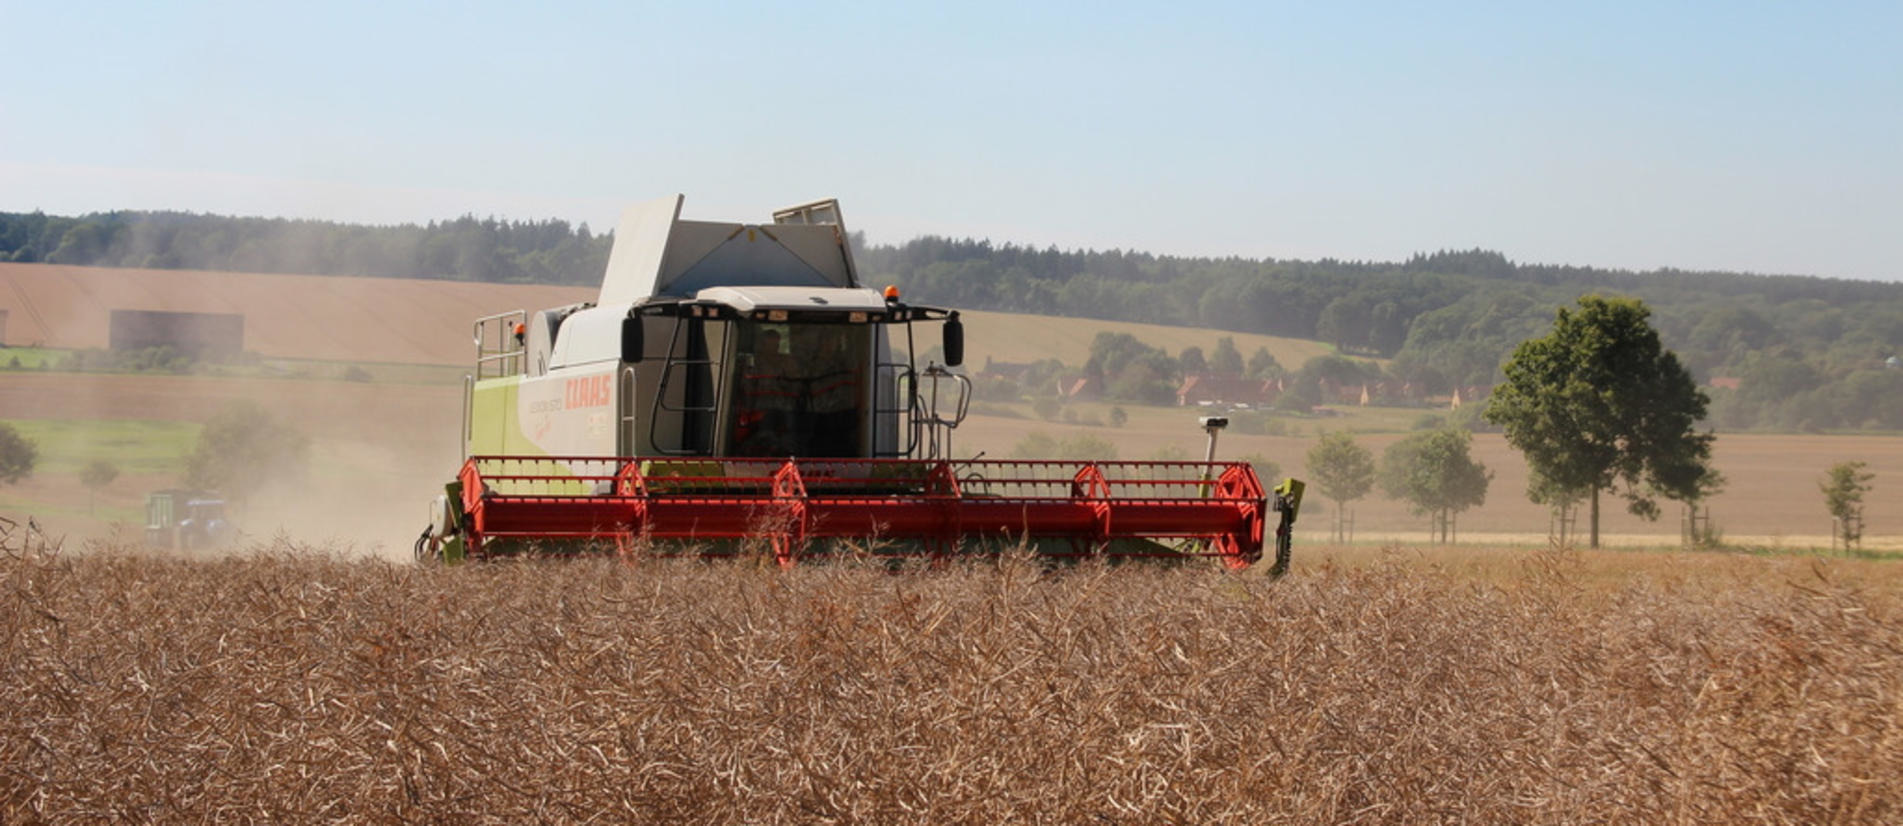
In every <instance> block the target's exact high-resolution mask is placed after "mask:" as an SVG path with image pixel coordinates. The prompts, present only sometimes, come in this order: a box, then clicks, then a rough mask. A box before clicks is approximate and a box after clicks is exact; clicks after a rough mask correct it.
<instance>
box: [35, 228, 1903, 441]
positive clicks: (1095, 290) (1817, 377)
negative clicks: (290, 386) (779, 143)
mask: <svg viewBox="0 0 1903 826" xmlns="http://www.w3.org/2000/svg"><path fill="white" fill-rule="evenodd" d="M854 241H855V244H856V246H857V253H856V254H857V260H858V264H859V269H860V271H861V273H862V274H863V275H864V277H865V278H866V279H867V280H868V281H874V282H878V283H885V282H895V283H899V284H901V285H903V286H904V287H905V288H906V294H907V295H908V296H910V297H912V298H914V299H917V300H919V301H922V302H927V303H936V304H944V305H947V306H953V307H960V308H964V309H977V310H1000V311H1008V312H1030V313H1045V314H1056V315H1066V316H1077V317H1085V318H1100V319H1106V320H1117V321H1138V322H1152V323H1159V324H1171V325H1183V326H1199V327H1205V328H1210V329H1214V330H1226V331H1235V332H1244V333H1264V334H1269V335H1278V336H1286V337H1292V338H1303V339H1314V340H1320V341H1325V342H1328V343H1331V344H1333V345H1335V346H1336V347H1337V348H1338V350H1339V351H1340V352H1342V353H1343V354H1346V355H1350V356H1367V357H1378V358H1383V359H1388V360H1389V361H1388V362H1387V364H1386V367H1385V368H1384V370H1383V371H1382V372H1383V373H1384V374H1385V375H1386V376H1388V377H1391V378H1393V379H1395V380H1397V381H1401V382H1407V383H1410V384H1413V385H1414V386H1416V387H1419V388H1421V389H1422V390H1423V392H1426V393H1432V394H1441V393H1447V392H1450V391H1451V390H1452V389H1453V388H1456V387H1462V386H1469V385H1494V384H1497V383H1498V382H1499V380H1500V378H1501V372H1500V368H1501V365H1502V364H1503V363H1504V362H1505V361H1506V358H1507V356H1508V355H1509V354H1510V353H1511V352H1512V350H1513V348H1514V347H1515V346H1516V345H1517V344H1518V343H1519V342H1521V341H1524V340H1526V339H1528V338H1531V337H1534V336H1536V335H1538V334H1539V333H1540V331H1542V330H1544V329H1545V328H1546V327H1547V325H1549V324H1550V323H1551V322H1552V320H1553V314H1554V311H1555V310H1556V309H1557V308H1559V307H1561V306H1564V305H1567V304H1569V303H1570V302H1572V301H1573V300H1574V299H1576V298H1578V297H1579V296H1580V295H1582V294H1586V293H1606V294H1619V295H1629V296H1634V297H1638V298H1641V299H1644V300H1645V302H1646V303H1647V305H1648V306H1650V307H1651V308H1652V310H1653V312H1654V322H1655V324H1656V326H1657V327H1658V329H1659V331H1660V333H1661V335H1662V336H1663V339H1664V342H1665V344H1666V346H1668V347H1669V348H1671V349H1672V350H1674V351H1676V352H1677V353H1678V354H1679V355H1680V357H1681V358H1682V359H1683V361H1684V362H1685V364H1686V366H1687V367H1689V368H1690V369H1691V371H1692V373H1693V375H1694V377H1695V378H1696V379H1697V380H1698V381H1700V382H1701V383H1708V382H1711V381H1712V380H1714V379H1717V380H1719V381H1718V385H1719V386H1717V387H1714V388H1713V390H1712V397H1713V399H1712V406H1711V417H1712V420H1713V421H1714V422H1715V423H1717V424H1718V425H1719V426H1721V427H1726V428H1737V429H1744V428H1752V427H1767V428H1777V429H1796V430H1813V429H1825V428H1883V429H1903V369H1898V368H1897V366H1896V362H1891V361H1888V360H1889V359H1892V358H1896V357H1898V356H1899V355H1903V284H1894V283H1883V282H1870V281H1854V280H1848V279H1832V278H1816V277H1808V276H1788V275H1780V276H1762V275H1751V274H1744V273H1734V272H1702V271H1700V272H1694V271H1684V270H1671V269H1665V270H1655V271H1650V272H1632V271H1625V270H1607V269H1598V268H1591V267H1576V266H1552V265H1531V264H1521V263H1516V262H1513V261H1510V260H1508V259H1507V258H1506V256H1504V255H1502V254H1500V253H1497V252H1491V251H1486V250H1467V251H1441V252H1435V253H1425V254H1418V255H1415V256H1413V257H1411V258H1409V259H1408V260H1406V261H1400V262H1364V261H1339V260H1334V259H1322V260H1319V261H1297V260H1280V259H1244V258H1237V257H1229V258H1187V257H1176V256H1161V255H1153V254H1150V253H1142V252H1131V251H1124V250H1108V251H1104V250H1058V249H1056V248H1055V247H1049V248H1045V249H1037V248H1035V247H1030V246H1019V245H1015V244H1002V245H999V244H992V243H991V242H989V241H978V240H969V239H965V240H957V239H950V238H941V237H933V236H926V237H921V238H916V239H913V240H911V241H907V242H905V243H902V244H892V245H871V244H867V243H865V242H864V238H863V236H862V235H859V234H857V233H855V235H854ZM610 245H611V238H610V236H609V235H608V234H605V233H604V234H595V233H593V232H591V231H590V230H589V228H588V227H587V225H585V224H583V225H579V226H577V225H571V224H569V223H568V222H565V221H559V220H551V221H540V222H511V221H500V220H496V219H494V218H476V217H474V216H467V215H466V216H463V217H461V218H457V219H455V220H451V221H444V222H432V223H430V224H427V225H420V226H419V225H414V224H405V225H398V226H362V225H354V224H342V223H336V222H328V221H303V220H286V219H267V218H235V217H224V216H214V215H194V214H186V213H176V212H109V213H94V214H88V215H82V216H77V217H63V216H49V215H44V214H42V213H37V212H36V213H0V260H10V261H29V262H31V261H44V262H52V263H63V264H86V265H94V266H116V267H150V268H161V269H174V268H176V269H211V270H236V271H249V272H297V273H312V274H335V275H358V276H390V277H411V278H443V279H455V280H469V281H494V282H523V283H551V284H575V285H587V284H594V283H597V282H598V281H599V279H600V274H601V271H602V269H603V268H604V267H605V266H606V261H607V256H608V249H609V247H610ZM1205 355H1206V354H1205ZM1176 358H1177V359H1178V361H1179V366H1178V371H1179V373H1180V372H1181V371H1182V369H1183V367H1182V365H1181V359H1182V357H1181V356H1180V355H1179V356H1177V357H1176ZM1149 366H1150V367H1152V368H1161V367H1162V366H1163V365H1162V364H1161V362H1156V361H1153V362H1151V363H1150V365H1149ZM1152 372H1166V371H1162V370H1160V369H1156V370H1152ZM1106 378H1112V377H1106ZM1160 383H1161V380H1160V379H1151V380H1144V379H1142V378H1140V377H1139V378H1137V379H1133V380H1132V382H1131V384H1133V385H1142V386H1144V387H1145V388H1146V389H1143V390H1140V391H1136V392H1131V393H1130V394H1128V395H1130V396H1131V397H1132V398H1144V397H1148V396H1152V395H1157V394H1156V393H1155V392H1154V391H1155V388H1156V387H1157V386H1158V385H1159V384H1160Z"/></svg>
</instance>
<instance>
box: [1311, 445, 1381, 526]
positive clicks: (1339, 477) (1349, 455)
mask: <svg viewBox="0 0 1903 826" xmlns="http://www.w3.org/2000/svg"><path fill="white" fill-rule="evenodd" d="M1308 478H1309V481H1311V482H1313V483H1314V484H1315V490H1316V492H1318V493H1320V494H1321V495H1322V496H1324V497H1327V498H1328V499H1330V500H1333V501H1334V503H1335V521H1334V525H1333V526H1332V527H1333V531H1332V532H1333V534H1334V538H1335V540H1336V541H1341V540H1343V539H1344V537H1343V535H1342V533H1343V531H1342V513H1343V512H1344V511H1345V509H1346V507H1347V504H1348V503H1349V502H1353V501H1355V500H1356V499H1360V498H1361V497H1363V496H1367V495H1368V491H1369V490H1370V489H1372V488H1373V487H1374V453H1373V452H1371V451H1369V450H1368V449H1367V448H1366V447H1363V446H1361V445H1360V444H1357V443H1356V442H1355V438H1354V437H1353V436H1350V435H1348V434H1347V433H1343V432H1335V433H1323V434H1322V435H1321V439H1320V440H1318V441H1316V442H1315V446H1314V447H1311V448H1309V449H1308Z"/></svg>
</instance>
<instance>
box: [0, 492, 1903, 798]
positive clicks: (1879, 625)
mask: <svg viewBox="0 0 1903 826" xmlns="http://www.w3.org/2000/svg"><path fill="white" fill-rule="evenodd" d="M23 536H24V534H23V533H22V531H21V530H20V529H16V530H14V531H13V533H12V538H11V539H8V540H6V541H5V544H6V546H7V547H6V552H5V553H4V554H0V663H4V664H5V665H4V669H5V678H4V679H3V680H0V822H8V823H15V822H34V821H41V820H48V821H78V820H85V821H104V820H130V821H151V820H162V821H193V822H196V821H212V820H218V821H225V820H248V821H265V822H284V821H291V822H302V821H311V820H345V821H353V822H355V821H397V820H404V821H418V820H420V821H431V822H465V821H489V822H525V821H545V820H588V819H593V820H606V821H690V822H760V823H771V822H801V823H807V822H832V821H845V820H851V821H862V822H929V823H943V822H996V821H1003V820H1037V821H1053V822H1095V821H1105V822H1158V821H1165V822H1238V823H1242V822H1247V823H1256V822H1264V821H1266V820H1270V819H1275V818H1283V819H1299V820H1302V821H1310V822H1342V823H1363V822H1420V821H1474V822H1605V821H1612V822H1625V823H1668V822H1679V823H1713V822H1742V821H1760V822H1777V823H1823V822H1832V823H1880V822H1896V821H1897V820H1898V819H1899V817H1903V792H1900V791H1899V788H1898V786H1897V785H1896V784H1895V783H1894V782H1893V781H1894V778H1895V777H1896V776H1897V775H1898V773H1899V772H1903V737H1900V735H1903V728H1899V724H1900V723H1903V721H1899V719H1898V711H1899V703H1903V628H1900V627H1899V625H1898V621H1899V620H1903V616H1899V609H1900V608H1903V602H1900V601H1899V597H1898V596H1897V595H1896V591H1895V590H1894V588H1892V587H1888V586H1889V585H1893V584H1894V583H1893V582H1889V580H1890V579H1891V578H1893V577H1894V574H1893V573H1891V569H1892V568H1893V567H1894V566H1877V565H1871V564H1868V563H1850V562H1839V563H1834V564H1831V565H1829V566H1828V567H1821V566H1823V565H1824V563H1820V562H1813V561H1800V560H1791V559H1783V560H1767V559H1759V558H1750V557H1741V558H1734V559H1727V560H1726V564H1724V565H1722V566H1719V565H1703V564H1700V563H1696V562H1694V563H1693V567H1697V568H1701V569H1703V570H1705V571H1708V572H1709V573H1710V574H1711V575H1709V576H1689V575H1687V574H1688V571H1687V569H1686V568H1684V567H1680V566H1672V565H1661V566H1657V567H1656V568H1653V567H1646V568H1644V569H1638V570H1637V572H1635V573H1629V575H1625V576H1620V577H1617V578H1614V579H1606V578H1604V577H1603V576H1601V575H1599V574H1603V573H1604V571H1603V561H1604V560H1605V559H1608V558H1613V557H1607V556H1590V557H1588V556H1582V555H1577V554H1550V553H1549V554H1534V555H1530V556H1522V557H1517V558H1515V559H1514V561H1513V563H1512V564H1510V565H1506V566H1503V567H1502V566H1496V567H1495V568H1494V569H1493V571H1494V572H1493V573H1492V574H1489V575H1488V576H1484V577H1475V576H1469V575H1465V574H1461V573H1457V572H1452V571H1447V570H1442V569H1436V568H1433V567H1430V566H1426V565H1423V564H1421V563H1419V562H1418V560H1417V559H1415V558H1414V557H1412V556H1411V555H1410V554H1408V553H1405V552H1392V553H1388V554H1384V555H1380V556H1378V557H1375V558H1362V559H1359V560H1358V561H1353V562H1351V563H1343V564H1307V565H1303V566H1301V567H1299V568H1298V570H1297V571H1296V573H1294V574H1293V575H1291V576H1290V577H1289V578H1287V579H1285V580H1283V581H1280V582H1271V581H1269V580H1266V579H1264V578H1261V577H1253V576H1233V575H1223V574H1220V573H1216V572H1214V571H1209V570H1203V569H1193V570H1192V569H1176V570H1165V569H1158V568H1150V567H1127V568H1117V569H1110V568H1103V567H1098V566H1084V567H1080V568H1075V569H1068V570H1062V571H1057V572H1049V571H1045V570H1043V569H1042V568H1040V567H1038V566H1036V565H1034V564H1032V563H1030V562H1029V561H1026V560H1023V559H1018V558H1007V559H1006V560H1004V561H1002V562H999V563H995V564H991V563H986V564H975V565H971V566H962V565H953V566H949V567H946V568H943V569H938V570H926V571H914V572H907V573H903V574H899V575H894V574H891V573H888V572H886V571H885V570H884V569H882V568H879V567H876V566H864V565H856V564H851V563H842V564H833V565H814V566H807V567H802V568H799V569H797V570H794V571H790V572H781V571H778V570H775V569H771V568H767V567H764V566H756V565H750V564H747V563H718V564H703V563H698V562H681V561H642V562H638V563H634V564H623V563H619V562H615V561H609V560H595V561H586V562H568V563H560V562H541V563H516V564H496V565H486V566H469V567H462V568H452V569H441V568H419V567H413V566H408V565H400V564H391V563H388V562H384V561H379V560H374V559H344V558H341V557H336V556H332V555H328V554H323V553H317V552H311V551H309V550H308V549H297V548H291V547H288V546H279V547H276V548H260V549H255V550H254V551H253V552H251V553H249V554H245V555H241V556H237V557H232V558H225V559H217V560H197V561H192V560H182V559H162V558H151V557H140V556H133V555H128V554H125V553H120V552H114V551H111V550H110V549H95V550H96V551H97V552H94V553H87V554H83V555H71V554H67V555H57V554H44V553H40V552H38V549H37V548H36V547H29V543H27V542H25V541H23ZM1615 556H1616V555H1615ZM1624 556H1627V557H1645V558H1648V559H1650V558H1654V555H1630V554H1628V555H1624ZM1713 558H1715V557H1713V555H1704V556H1703V557H1698V558H1697V559H1707V560H1709V559H1713ZM1594 571H1598V572H1599V573H1598V574H1595V573H1593V572H1594ZM1873 581H1874V582H1875V583H1876V584H1881V585H1884V586H1885V587H1871V586H1872V584H1873Z"/></svg>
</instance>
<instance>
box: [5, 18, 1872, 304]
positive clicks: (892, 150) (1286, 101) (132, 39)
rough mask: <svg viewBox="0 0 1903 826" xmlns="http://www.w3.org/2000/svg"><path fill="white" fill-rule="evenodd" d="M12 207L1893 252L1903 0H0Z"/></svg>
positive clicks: (1068, 243) (1318, 246)
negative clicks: (835, 221)
mask: <svg viewBox="0 0 1903 826" xmlns="http://www.w3.org/2000/svg"><path fill="white" fill-rule="evenodd" d="M0 21H4V28H5V30H6V31H7V34H6V36H5V38H4V42H5V43H6V46H5V48H4V49H0V72H3V74H0V77H4V78H6V83H5V87H4V89H5V90H4V92H0V210H8V211H18V210H31V209H44V210H46V211H48V212H57V213H74V212H82V211H90V210H105V209H116V208H144V209H185V210H194V211H211V212H223V213H238V214H257V215H285V216H298V217H319V218H332V219H339V220H352V221H372V222H380V223H389V222H398V221H418V222H420V221H427V220H430V219H433V218H449V217H454V216H456V215H460V214H463V213H475V214H478V215H484V214H494V215H498V216H503V217H511V218H547V217H560V218H566V219H569V220H572V221H587V222H589V223H590V224H591V225H594V226H595V227H597V228H607V227H609V226H612V224H613V221H614V217H615V215H617V214H618V212H619V209H620V207H621V206H622V205H624V204H627V203H631V202H636V201H642V200H646V199H649V198H652V197H655V196H658V195H662V194H666V193H671V192H684V193H686V194H687V196H688V200H687V210H686V212H687V214H688V216H689V217H702V218H713V219H728V220H746V219H759V220H764V219H765V217H766V214H767V213H768V212H769V211H770V210H771V209H773V208H774V207H778V206H783V205H787V204H791V203H795V202H800V201H805V200H810V199H812V198H817V197H828V196H836V197H839V198H840V199H841V200H842V202H843V204H844V207H845V214H846V218H847V220H848V222H849V223H850V224H851V225H852V226H853V227H854V228H856V229H862V230H865V231H866V232H867V234H868V235H869V236H870V237H871V238H872V239H873V240H875V241H888V242H896V241H902V240H904V239H906V238H910V237H912V236H914V235H918V234H924V233H933V234H940V235H953V236H976V237H989V238H991V239H993V240H995V241H999V242H1005V241H1013V242H1018V243H1030V244H1035V245H1038V246H1045V245H1051V244H1055V245H1057V246H1060V247H1083V246H1088V247H1099V248H1110V247H1119V248H1124V249H1141V250H1149V251H1154V252H1165V253H1178V254H1193V255H1239V256H1246V257H1264V256H1270V257H1278V258H1316V257H1324V256H1326V257H1335V258H1346V259H1398V258H1403V257H1405V256H1407V255H1409V254H1410V253H1413V252H1416V251H1430V250H1435V249H1441V248H1469V247H1476V246H1478V247H1485V248H1489V249H1497V250H1500V251H1502V252H1504V253H1506V254H1507V255H1508V256H1509V257H1512V258H1514V259H1516V260H1521V261H1534V262H1547V263H1572V264H1588V265H1597V266H1611V267H1630V268H1653V267H1661V266H1670V267H1679V268H1686V269H1697V268H1722V269H1739V270H1747V271H1754V272H1792V273H1806V274H1817V275H1829V276H1841V277H1851V278H1877V279H1885V280H1903V233H1900V232H1899V229H1900V228H1903V50H1900V49H1899V48H1898V47H1897V45H1896V44H1897V43H1898V42H1899V41H1903V6H1899V5H1896V4H1877V3H1872V4H1828V3H1818V4H1794V3H1745V2H1741V3H1710V4H1691V3H1625V2H1601V3H1590V4H1578V5H1561V4H1532V3H1511V4H1510V3H1469V4H1459V5H1455V4H1398V3H1397V4H1366V3H1325V4H1317V3H1301V4H1280V3H1247V4H1223V3H1208V4H1196V3H1178V4H1172V5H1170V6H1168V7H1164V6H1162V5H1161V4H1155V5H1151V4H1145V5H1125V4H1116V3H1061V4H1058V3H1054V4H1035V5H1033V4H1015V3H972V2H968V3H958V4H953V5H945V6H937V7H923V6H910V5H905V4H894V3H827V2H811V3H801V4H796V5H790V6H770V5H720V4H692V5H686V4H683V5H679V6H659V5H650V4H640V3H602V4H591V3H542V4H533V5H531V4H521V3H481V2H470V3H398V2H389V3H364V4H355V3H326V4H314V3H313V4H296V5H294V4H278V3H264V2H232V3H164V4H151V3H123V4H119V3H86V2H71V3H64V4H52V3H44V2H32V3H28V2H17V0H0Z"/></svg>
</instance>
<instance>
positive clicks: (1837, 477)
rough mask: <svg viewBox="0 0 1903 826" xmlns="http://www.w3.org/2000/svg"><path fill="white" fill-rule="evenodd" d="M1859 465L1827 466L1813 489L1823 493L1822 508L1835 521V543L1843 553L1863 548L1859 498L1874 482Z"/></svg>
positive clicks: (1861, 500) (1875, 476)
mask: <svg viewBox="0 0 1903 826" xmlns="http://www.w3.org/2000/svg"><path fill="white" fill-rule="evenodd" d="M1865 467H1867V465H1865V464H1864V463H1863V462H1839V463H1837V464H1834V465H1831V466H1830V470H1829V471H1828V472H1826V473H1825V475H1824V481H1823V483H1822V484H1820V485H1818V486H1817V488H1818V489H1819V490H1821V491H1823V492H1824V507H1825V508H1826V509H1827V510H1829V511H1830V516H1831V518H1832V519H1834V520H1835V521H1836V534H1837V537H1836V538H1837V539H1841V540H1843V543H1844V550H1846V551H1848V550H1850V549H1851V548H1852V547H1854V546H1861V545H1862V544H1863V495H1864V494H1865V493H1869V492H1870V483H1871V482H1872V481H1874V480H1875V479H1876V478H1877V475H1876V474H1874V473H1869V472H1867V471H1865V470H1864V468H1865Z"/></svg>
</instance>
